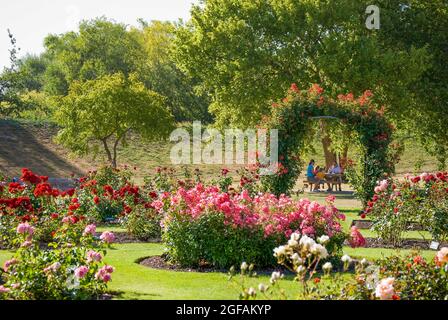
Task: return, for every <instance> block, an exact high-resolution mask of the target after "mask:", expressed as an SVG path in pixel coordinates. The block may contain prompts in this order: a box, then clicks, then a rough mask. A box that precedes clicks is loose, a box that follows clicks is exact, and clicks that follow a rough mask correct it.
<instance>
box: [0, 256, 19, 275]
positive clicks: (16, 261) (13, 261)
mask: <svg viewBox="0 0 448 320" xmlns="http://www.w3.org/2000/svg"><path fill="white" fill-rule="evenodd" d="M17 263H19V260H17V259H16V258H13V259H11V260H7V261H5V263H4V264H3V270H4V271H5V272H8V269H9V267H10V266H12V265H15V264H17Z"/></svg>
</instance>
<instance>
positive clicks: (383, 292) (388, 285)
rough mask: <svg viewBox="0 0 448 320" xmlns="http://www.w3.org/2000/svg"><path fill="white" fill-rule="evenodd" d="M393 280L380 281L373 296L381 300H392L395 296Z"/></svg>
mask: <svg viewBox="0 0 448 320" xmlns="http://www.w3.org/2000/svg"><path fill="white" fill-rule="evenodd" d="M394 281H395V278H386V279H383V280H381V281H380V282H379V283H378V285H377V286H376V289H375V296H376V297H377V298H380V299H381V300H392V297H393V296H394V295H395V289H394Z"/></svg>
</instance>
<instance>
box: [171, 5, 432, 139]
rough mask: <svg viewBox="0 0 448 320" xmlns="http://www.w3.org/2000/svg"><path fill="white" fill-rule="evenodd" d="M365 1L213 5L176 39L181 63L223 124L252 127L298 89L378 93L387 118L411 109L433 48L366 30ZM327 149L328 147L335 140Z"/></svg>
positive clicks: (196, 10)
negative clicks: (401, 44) (393, 41)
mask: <svg viewBox="0 0 448 320" xmlns="http://www.w3.org/2000/svg"><path fill="white" fill-rule="evenodd" d="M366 7H367V5H366V4H365V1H361V0H354V1H353V0H350V1H348V0H339V1H328V0H312V1H310V0H306V1H305V0H282V1H275V0H255V1H254V0H207V1H203V3H202V4H201V5H200V6H194V7H193V9H192V11H191V20H190V21H189V22H188V23H186V24H185V25H184V26H183V27H182V28H179V29H178V31H177V32H176V40H175V42H176V51H175V59H176V63H177V64H178V65H179V66H180V67H181V68H182V70H184V71H185V72H187V73H188V74H189V75H191V76H193V77H197V78H199V79H200V80H201V85H202V86H203V87H204V88H205V89H208V90H210V91H211V95H212V103H211V105H210V112H211V113H212V114H213V115H215V117H216V120H217V124H218V125H220V126H224V125H236V126H242V127H247V126H251V125H254V124H256V123H258V122H259V120H260V119H261V118H262V116H263V115H267V114H268V113H269V108H268V107H267V106H268V105H269V104H270V103H271V102H272V101H275V100H278V99H279V98H281V96H282V95H283V92H284V91H285V89H286V88H288V87H289V86H290V84H291V83H293V82H295V83H297V85H298V86H299V87H300V88H304V87H308V86H309V84H310V83H319V84H322V86H323V87H325V88H328V89H327V90H328V91H329V92H328V93H329V94H330V95H333V96H335V95H336V94H337V93H339V92H345V93H348V92H352V93H353V94H354V95H355V96H360V95H361V94H362V93H363V92H364V91H365V90H368V89H369V90H372V91H373V92H374V93H375V98H376V100H377V102H379V105H381V104H386V105H387V106H388V108H387V109H386V114H387V115H388V116H391V117H392V116H393V115H394V114H395V113H396V112H398V110H400V111H402V110H403V109H404V106H406V105H408V104H409V103H408V102H409V101H410V100H411V99H412V97H413V94H412V91H411V90H410V84H411V83H413V82H415V81H416V80H417V79H419V77H420V76H421V74H422V73H423V72H424V71H425V70H426V68H427V61H428V55H427V50H426V48H413V47H410V48H395V47H393V46H385V45H384V42H381V41H379V39H378V34H377V33H376V32H375V31H372V30H368V29H367V28H366V27H365V19H366V14H365V10H366ZM325 141H328V140H327V139H326V140H325Z"/></svg>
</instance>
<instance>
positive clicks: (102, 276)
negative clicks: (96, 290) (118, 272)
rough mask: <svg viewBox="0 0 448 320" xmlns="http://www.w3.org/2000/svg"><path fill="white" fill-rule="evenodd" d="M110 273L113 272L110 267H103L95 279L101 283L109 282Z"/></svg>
mask: <svg viewBox="0 0 448 320" xmlns="http://www.w3.org/2000/svg"><path fill="white" fill-rule="evenodd" d="M112 272H114V268H113V267H112V266H108V265H105V266H104V267H102V268H101V269H100V270H98V272H97V273H96V274H95V279H97V280H101V281H103V282H109V281H110V280H111V279H112V277H111V275H110V274H111V273H112Z"/></svg>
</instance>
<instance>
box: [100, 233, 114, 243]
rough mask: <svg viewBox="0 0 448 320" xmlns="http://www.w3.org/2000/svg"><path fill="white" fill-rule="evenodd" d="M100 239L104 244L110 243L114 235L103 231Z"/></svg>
mask: <svg viewBox="0 0 448 320" xmlns="http://www.w3.org/2000/svg"><path fill="white" fill-rule="evenodd" d="M100 239H101V240H103V241H104V242H106V243H112V242H114V240H115V235H114V234H113V233H112V232H110V231H104V232H103V233H102V234H101V236H100Z"/></svg>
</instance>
